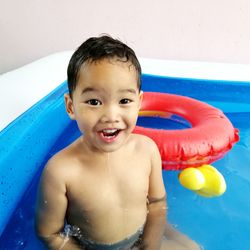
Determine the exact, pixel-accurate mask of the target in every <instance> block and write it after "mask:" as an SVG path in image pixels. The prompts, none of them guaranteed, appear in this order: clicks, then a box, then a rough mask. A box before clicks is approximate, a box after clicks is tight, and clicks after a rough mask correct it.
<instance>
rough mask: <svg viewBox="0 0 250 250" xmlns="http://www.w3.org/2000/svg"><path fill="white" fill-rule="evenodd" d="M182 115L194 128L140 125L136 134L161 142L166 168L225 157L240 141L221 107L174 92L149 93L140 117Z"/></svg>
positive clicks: (204, 162)
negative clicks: (153, 127)
mask: <svg viewBox="0 0 250 250" xmlns="http://www.w3.org/2000/svg"><path fill="white" fill-rule="evenodd" d="M171 114H174V115H178V116H181V117H183V118H184V119H186V120H187V121H189V122H190V123H191V125H192V127H191V128H187V129H181V130H163V129H150V128H144V127H139V126H136V128H135V130H134V133H137V134H143V135H146V136H148V137H150V138H152V139H153V140H154V141H155V143H156V144H157V145H158V148H159V150H160V153H161V157H162V164H163V169H165V170H181V169H184V168H187V167H199V166H201V165H203V164H210V163H212V162H214V161H216V160H218V159H220V158H222V157H223V156H224V155H225V154H226V153H227V152H228V151H229V150H230V149H231V148H232V145H233V144H234V143H236V142H237V141H238V140H239V135H238V130H237V129H236V128H234V127H233V125H232V124H231V122H230V121H229V120H228V119H227V117H226V116H225V115H224V114H223V112H222V111H220V110H219V109H217V108H215V107H213V106H211V105H208V104H206V103H204V102H201V101H198V100H195V99H192V98H189V97H184V96H179V95H173V94H164V93H155V92H145V93H144V94H143V101H142V106H141V109H140V113H139V115H140V116H160V117H166V116H169V115H171Z"/></svg>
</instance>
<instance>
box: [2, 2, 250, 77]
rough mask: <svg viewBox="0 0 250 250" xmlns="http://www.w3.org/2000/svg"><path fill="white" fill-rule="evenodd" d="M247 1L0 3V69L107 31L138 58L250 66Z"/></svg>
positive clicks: (248, 8)
mask: <svg viewBox="0 0 250 250" xmlns="http://www.w3.org/2000/svg"><path fill="white" fill-rule="evenodd" d="M249 13H250V1H249V0H99V1H98V0H89V1H87V0H23V1H20V0H0V73H3V72H6V71H9V70H11V69H14V68H17V67H19V66H22V65H24V64H26V63H28V62H31V61H33V60H35V59H37V58H40V57H43V56H46V55H48V54H51V53H54V52H58V51H64V50H72V49H75V48H76V47H77V46H79V45H80V43H82V41H83V40H85V39H86V38H88V37H89V36H98V35H99V34H100V33H109V34H111V35H112V36H114V37H118V38H120V39H122V40H123V41H125V42H127V43H128V44H129V45H130V46H131V47H133V48H134V49H135V51H136V52H137V54H138V56H141V57H151V58H163V59H177V60H195V61H214V62H232V63H245V64H250V48H249V45H250V18H249Z"/></svg>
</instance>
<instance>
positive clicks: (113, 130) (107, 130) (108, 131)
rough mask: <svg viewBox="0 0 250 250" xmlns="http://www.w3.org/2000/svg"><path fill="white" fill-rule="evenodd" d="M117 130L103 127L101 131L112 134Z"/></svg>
mask: <svg viewBox="0 0 250 250" xmlns="http://www.w3.org/2000/svg"><path fill="white" fill-rule="evenodd" d="M116 131H117V129H104V130H103V132H104V133H106V134H113V133H115V132H116Z"/></svg>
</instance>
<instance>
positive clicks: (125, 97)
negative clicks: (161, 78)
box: [65, 59, 142, 152]
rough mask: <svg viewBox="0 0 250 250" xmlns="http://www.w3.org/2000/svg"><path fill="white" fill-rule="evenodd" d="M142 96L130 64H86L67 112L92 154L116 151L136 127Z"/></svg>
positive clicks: (102, 61) (106, 61)
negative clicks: (94, 152)
mask: <svg viewBox="0 0 250 250" xmlns="http://www.w3.org/2000/svg"><path fill="white" fill-rule="evenodd" d="M141 99H142V94H141V93H140V92H139V89H138V85H137V73H136V71H135V69H134V67H133V66H131V64H130V63H129V62H128V63H124V62H119V61H117V60H116V59H113V60H108V59H103V60H101V61H98V62H93V63H88V64H85V65H84V66H83V67H82V68H81V70H80V75H79V80H78V82H77V86H76V89H75V90H74V92H73V96H72V99H71V98H70V97H69V96H68V95H66V96H65V101H66V107H67V111H68V113H69V115H70V117H71V118H72V119H75V120H76V121H77V124H78V127H79V129H80V131H81V132H82V133H83V134H84V137H83V138H84V140H85V142H86V143H87V144H88V146H89V147H90V148H91V149H92V150H97V151H103V152H112V151H115V150H117V149H119V148H120V147H121V146H122V145H123V144H124V143H125V142H126V140H127V139H128V137H129V135H130V134H131V132H132V130H133V129H134V127H135V124H136V120H137V117H138V112H139V108H140V103H141Z"/></svg>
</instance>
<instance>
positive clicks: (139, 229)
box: [36, 36, 196, 250]
mask: <svg viewBox="0 0 250 250" xmlns="http://www.w3.org/2000/svg"><path fill="white" fill-rule="evenodd" d="M140 77H141V67H140V64H139V62H138V60H137V58H136V55H135V53H134V51H133V50H132V49H131V48H129V47H128V46H126V45H125V44H123V43H122V42H120V41H118V40H114V39H112V38H111V37H108V36H102V37H98V38H90V39H88V40H87V41H85V42H84V43H83V44H82V45H81V46H80V47H79V48H78V49H77V50H76V52H75V53H74V54H73V56H72V58H71V60H70V62H69V66H68V88H69V94H65V105H66V110H67V113H68V115H69V117H70V118H71V119H72V120H75V121H76V122H77V125H78V127H79V130H80V131H81V133H82V136H81V137H80V138H78V139H77V140H76V141H74V142H73V143H72V144H71V145H69V146H68V147H66V148H65V149H63V150H62V151H60V152H59V153H58V154H56V155H55V156H54V157H53V158H52V159H50V160H49V162H48V163H47V165H46V167H45V169H44V172H43V175H42V178H41V182H40V188H39V194H38V201H37V211H36V228H37V233H38V236H39V237H40V238H41V239H42V240H43V241H44V243H45V244H46V246H47V247H48V248H49V249H101V250H105V249H150V250H156V249H187V248H191V246H192V247H196V245H195V244H194V243H192V242H191V241H190V240H189V239H188V238H186V237H185V236H182V235H180V234H178V233H177V232H175V231H174V230H173V229H171V228H170V227H169V226H167V225H166V203H165V197H166V192H165V188H164V183H163V180H162V169H161V157H160V155H159V152H158V149H157V146H156V145H155V143H154V142H153V141H152V140H151V139H149V138H147V137H145V136H142V135H136V134H132V131H133V129H134V127H135V124H136V120H137V117H138V111H139V108H140V104H141V101H142V92H141V90H140ZM63 231H64V234H63V233H62V232H63ZM65 234H66V236H65ZM164 234H165V235H166V234H168V235H167V237H169V236H170V237H169V238H168V240H166V239H165V240H164ZM171 235H172V236H171ZM181 241H182V242H181ZM139 242H140V246H138V244H139ZM183 242H184V243H183ZM183 244H186V246H184V245H183ZM178 247H179V248H178ZM181 247H182V248H181ZM186 247H187V248H186Z"/></svg>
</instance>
